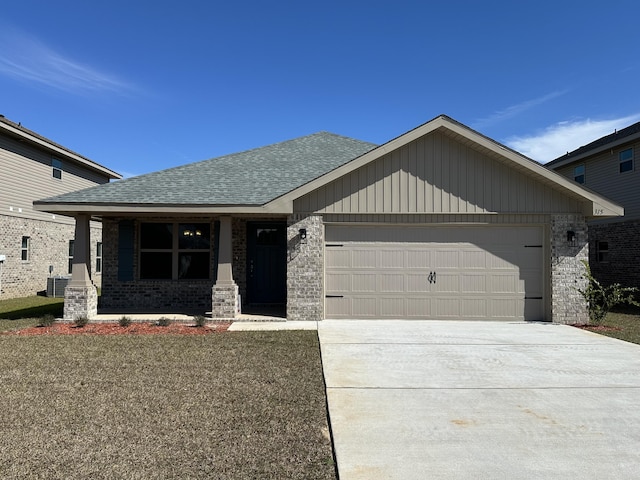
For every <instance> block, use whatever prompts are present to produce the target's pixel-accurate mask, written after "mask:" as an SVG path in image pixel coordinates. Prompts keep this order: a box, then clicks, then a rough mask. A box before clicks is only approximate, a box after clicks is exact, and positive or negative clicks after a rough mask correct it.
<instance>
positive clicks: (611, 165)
mask: <svg viewBox="0 0 640 480" xmlns="http://www.w3.org/2000/svg"><path fill="white" fill-rule="evenodd" d="M639 155H640V122H638V123H635V124H633V125H631V126H629V127H627V128H624V129H622V130H619V131H616V132H615V133H612V134H610V135H606V136H604V137H602V138H599V139H598V140H595V141H594V142H591V143H589V144H588V145H585V146H583V147H580V148H578V149H577V150H574V151H573V152H569V153H567V154H566V155H563V156H561V157H559V158H557V159H555V160H553V161H552V162H549V163H547V164H546V165H545V166H546V167H547V168H550V169H552V170H555V171H556V172H558V173H559V174H561V175H564V176H565V177H567V178H570V179H571V180H575V181H576V182H577V183H580V184H582V185H584V186H585V187H587V188H589V189H590V190H593V191H595V192H598V193H599V194H600V195H604V196H606V197H607V198H610V199H612V200H613V201H615V202H616V203H618V204H620V205H622V206H623V207H624V217H621V218H609V219H593V220H591V221H590V222H589V264H590V266H591V271H592V273H593V274H594V276H595V277H596V278H597V279H598V280H600V281H601V282H603V283H605V284H611V283H622V284H623V285H626V286H633V287H640V246H639V244H638V240H640V168H638V165H637V162H638V160H640V156H639Z"/></svg>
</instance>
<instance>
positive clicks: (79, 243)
mask: <svg viewBox="0 0 640 480" xmlns="http://www.w3.org/2000/svg"><path fill="white" fill-rule="evenodd" d="M89 219H90V218H89V215H77V216H76V229H75V237H74V243H73V260H72V262H71V281H70V282H69V284H68V285H67V288H65V290H64V319H65V320H71V321H73V320H75V319H77V318H82V317H86V318H92V317H94V316H95V315H97V314H98V291H97V289H96V287H95V286H94V285H93V282H92V281H91V273H90V272H91V230H90V228H89Z"/></svg>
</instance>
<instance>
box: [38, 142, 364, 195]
mask: <svg viewBox="0 0 640 480" xmlns="http://www.w3.org/2000/svg"><path fill="white" fill-rule="evenodd" d="M375 147H376V145H375V144H373V143H368V142H362V141H360V140H355V139H352V138H348V137H343V136H340V135H336V134H333V133H329V132H319V133H315V134H313V135H308V136H305V137H300V138H295V139H293V140H288V141H285V142H281V143H276V144H273V145H269V146H266V147H261V148H256V149H253V150H248V151H246V152H240V153H234V154H230V155H225V156H222V157H217V158H212V159H210V160H204V161H201V162H196V163H191V164H188V165H182V166H179V167H175V168H170V169H168V170H162V171H159V172H153V173H149V174H146V175H140V176H138V177H132V178H128V179H125V180H120V181H117V182H112V183H108V184H105V185H99V186H96V187H91V188H88V189H85V190H80V191H77V192H72V193H67V194H64V195H59V196H56V197H51V198H47V199H44V200H41V201H39V202H38V203H45V204H46V203H66V204H68V203H77V204H153V205H264V204H265V203H268V202H269V201H271V200H274V199H275V198H278V197H280V196H281V195H284V194H285V193H287V192H290V191H291V190H294V189H295V188H298V187H300V186H302V185H304V184H306V183H308V182H310V181H311V180H314V179H315V178H317V177H319V176H321V175H323V174H325V173H327V172H329V171H331V170H333V169H335V168H337V167H339V166H341V165H343V164H345V163H347V162H349V161H350V160H353V159H354V158H357V157H359V156H360V155H362V154H364V153H366V152H368V151H370V150H372V149H373V148H375Z"/></svg>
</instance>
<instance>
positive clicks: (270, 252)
mask: <svg viewBox="0 0 640 480" xmlns="http://www.w3.org/2000/svg"><path fill="white" fill-rule="evenodd" d="M247 250H248V251H247V261H248V264H247V297H248V299H247V302H248V303H285V301H286V298H287V288H286V283H287V224H286V223H284V222H260V223H258V222H249V223H248V224H247Z"/></svg>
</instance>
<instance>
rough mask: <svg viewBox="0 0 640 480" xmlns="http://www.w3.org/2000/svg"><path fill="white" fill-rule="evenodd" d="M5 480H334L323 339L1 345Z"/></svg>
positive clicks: (62, 340) (50, 339) (279, 336)
mask: <svg viewBox="0 0 640 480" xmlns="http://www.w3.org/2000/svg"><path fill="white" fill-rule="evenodd" d="M0 384H1V385H2V409H0V435H1V437H2V438H3V439H5V441H4V442H3V446H2V448H1V449H0V477H1V478H3V479H18V478H20V479H29V478H47V479H69V478H96V479H107V478H108V479H113V478H123V479H124V478H126V479H172V478H175V479H177V478H180V479H184V478H192V479H195V478H207V479H209V478H216V479H269V478H273V479H276V478H277V479H296V478H299V479H335V470H334V466H333V461H332V453H331V445H330V441H329V440H328V438H327V436H326V435H327V434H326V432H327V417H326V402H325V395H324V385H323V379H322V370H321V365H320V355H319V349H318V340H317V335H316V333H315V332H243V333H240V332H236V333H232V332H228V333H223V334H212V335H206V336H179V335H151V336H113V337H110V336H36V337H18V336H0Z"/></svg>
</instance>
